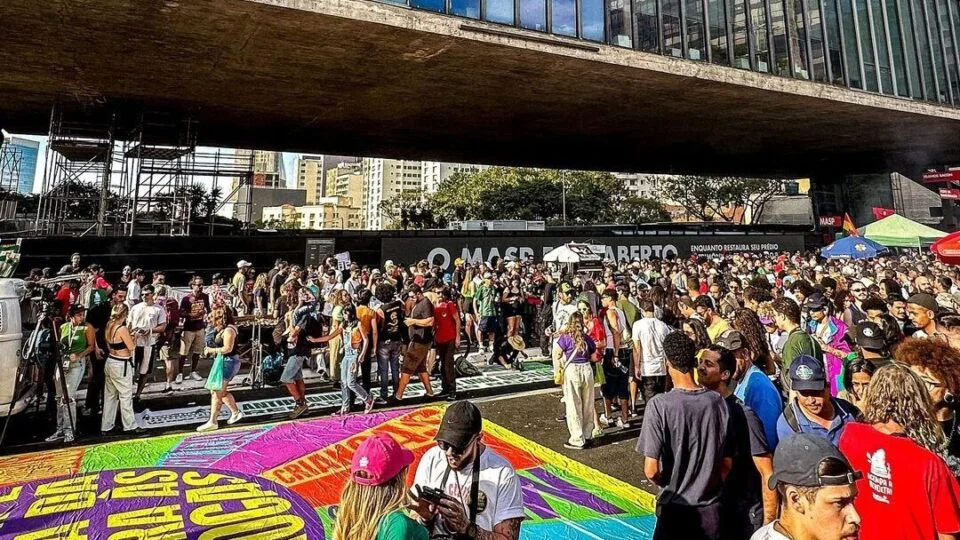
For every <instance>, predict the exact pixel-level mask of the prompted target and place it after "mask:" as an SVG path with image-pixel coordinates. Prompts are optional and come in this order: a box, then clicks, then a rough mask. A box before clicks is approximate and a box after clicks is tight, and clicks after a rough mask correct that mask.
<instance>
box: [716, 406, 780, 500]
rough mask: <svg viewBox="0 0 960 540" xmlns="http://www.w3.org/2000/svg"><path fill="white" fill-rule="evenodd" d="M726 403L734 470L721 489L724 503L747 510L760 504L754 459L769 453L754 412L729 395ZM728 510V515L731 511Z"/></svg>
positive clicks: (761, 495)
mask: <svg viewBox="0 0 960 540" xmlns="http://www.w3.org/2000/svg"><path fill="white" fill-rule="evenodd" d="M725 401H726V402H727V406H728V407H729V408H730V433H729V434H728V437H731V438H732V439H733V444H734V448H735V451H734V454H735V455H734V457H733V468H732V469H730V474H729V475H727V479H726V482H724V486H723V501H724V502H725V504H732V506H733V508H738V509H748V508H751V507H752V506H754V505H756V504H760V505H762V504H763V492H762V490H761V481H762V480H761V478H760V471H758V470H757V466H756V465H755V464H754V463H753V457H754V456H759V455H763V454H768V453H770V448H769V446H768V445H767V437H766V435H765V434H764V431H763V424H762V423H761V422H760V418H759V417H757V413H755V412H754V411H753V409H751V408H750V407H747V406H746V405H744V404H743V402H741V401H740V400H739V399H737V396H735V395H732V394H731V395H730V396H728V397H727V398H726V399H725ZM733 508H731V510H730V511H731V512H733V511H734V510H733Z"/></svg>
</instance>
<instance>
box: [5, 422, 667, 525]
mask: <svg viewBox="0 0 960 540" xmlns="http://www.w3.org/2000/svg"><path fill="white" fill-rule="evenodd" d="M442 414H443V408H442V407H441V406H430V407H423V408H419V409H407V410H397V411H388V412H383V413H378V414H372V415H368V416H360V415H358V416H350V417H347V418H337V419H334V418H322V419H316V420H310V421H299V422H284V423H279V424H270V425H262V426H251V427H243V428H237V429H230V430H221V431H219V432H215V433H211V434H203V435H200V434H177V435H168V436H163V437H156V438H151V439H138V440H131V441H122V442H114V443H108V444H101V445H95V446H88V447H76V448H68V449H64V450H56V451H50V452H40V453H34V454H23V455H18V456H11V457H4V458H0V538H3V539H7V538H9V539H16V540H38V539H41V538H43V539H48V538H49V539H54V538H58V539H59V538H63V539H67V538H72V539H76V540H82V539H86V538H89V539H91V540H94V539H96V540H100V539H103V540H110V539H116V540H119V539H127V538H158V539H159V538H164V539H175V538H183V539H186V538H200V537H201V536H202V537H203V538H205V539H215V538H249V539H253V538H262V539H268V538H269V539H271V540H274V539H276V540H279V539H304V540H320V539H324V538H330V531H331V530H332V523H333V519H334V515H335V511H336V504H337V501H338V499H339V495H340V491H341V489H342V488H343V484H344V482H345V481H346V479H347V475H348V470H349V466H350V459H351V457H352V454H353V450H354V449H355V448H356V447H357V445H358V444H359V442H360V441H362V440H363V439H364V438H366V437H367V436H369V435H370V434H371V433H373V432H381V431H382V432H387V433H390V434H392V435H393V436H394V437H395V438H396V439H397V440H398V441H400V442H401V443H402V444H403V445H404V446H406V447H407V448H409V449H410V450H412V451H413V452H414V453H415V454H416V456H417V460H418V461H419V459H420V456H422V455H423V453H424V452H426V450H427V449H429V448H430V447H431V446H432V445H433V444H434V442H433V437H434V435H435V434H436V432H437V427H438V425H439V422H440V418H441V416H442ZM484 430H485V435H484V437H485V441H486V442H487V444H488V445H489V446H490V447H491V448H492V449H493V450H495V451H496V452H497V453H499V454H500V455H502V456H504V457H505V458H507V459H508V460H509V461H510V462H511V463H512V464H513V466H514V467H515V468H516V470H517V472H518V474H519V475H520V479H521V483H522V487H523V499H524V504H525V506H526V514H527V520H526V521H525V522H524V524H523V529H522V530H523V534H522V538H524V539H525V540H547V539H558V538H562V539H575V538H590V539H611V538H616V539H627V538H630V539H647V538H651V537H652V535H653V528H654V524H655V520H656V517H655V516H654V512H653V508H654V503H655V500H654V497H653V496H652V495H650V494H648V493H646V492H644V491H643V490H640V489H637V488H635V487H632V486H630V485H628V484H626V483H624V482H621V481H619V480H616V479H614V478H611V477H609V476H607V475H605V474H603V473H600V472H599V471H596V470H594V469H591V468H589V467H586V466H584V465H582V464H580V463H577V462H575V461H572V460H570V459H568V458H566V457H564V456H562V455H560V454H558V453H556V452H553V451H551V450H549V449H547V448H544V447H542V446H540V445H538V444H536V443H533V442H531V441H529V440H527V439H524V438H523V437H520V436H519V435H517V434H516V433H513V432H511V431H509V430H507V429H504V428H503V427H501V426H498V425H496V424H493V423H491V422H485V424H484ZM637 462H638V463H640V460H639V457H638V461H637ZM415 469H416V462H415V463H414V465H413V466H412V467H411V469H410V477H409V478H408V481H411V480H412V478H413V471H414V470H415ZM639 470H640V469H639V468H638V471H639ZM638 474H639V472H638ZM238 534H239V536H238Z"/></svg>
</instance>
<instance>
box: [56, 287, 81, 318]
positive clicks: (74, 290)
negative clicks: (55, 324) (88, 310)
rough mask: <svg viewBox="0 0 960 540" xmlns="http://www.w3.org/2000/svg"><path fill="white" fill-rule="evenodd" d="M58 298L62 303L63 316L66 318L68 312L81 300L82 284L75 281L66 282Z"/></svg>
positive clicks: (58, 292) (58, 293)
mask: <svg viewBox="0 0 960 540" xmlns="http://www.w3.org/2000/svg"><path fill="white" fill-rule="evenodd" d="M56 298H57V300H59V301H60V308H61V309H60V311H61V316H62V317H64V318H66V316H67V310H68V309H70V306H72V305H74V304H76V303H77V301H78V300H79V299H80V282H79V281H77V280H75V279H71V280H70V281H66V282H64V283H63V286H62V287H60V290H59V291H57V296H56Z"/></svg>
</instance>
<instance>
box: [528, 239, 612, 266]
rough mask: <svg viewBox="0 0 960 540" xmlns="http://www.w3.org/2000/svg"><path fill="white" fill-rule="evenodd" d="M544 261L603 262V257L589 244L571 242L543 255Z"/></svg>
mask: <svg viewBox="0 0 960 540" xmlns="http://www.w3.org/2000/svg"><path fill="white" fill-rule="evenodd" d="M601 253H602V251H601ZM543 261H544V262H553V263H580V262H601V261H603V257H602V256H601V255H599V254H598V253H597V251H596V250H595V249H593V248H592V247H591V246H589V245H587V244H577V243H573V242H571V243H569V244H564V245H562V246H560V247H557V248H554V249H553V250H551V251H550V252H549V253H547V254H546V255H544V256H543Z"/></svg>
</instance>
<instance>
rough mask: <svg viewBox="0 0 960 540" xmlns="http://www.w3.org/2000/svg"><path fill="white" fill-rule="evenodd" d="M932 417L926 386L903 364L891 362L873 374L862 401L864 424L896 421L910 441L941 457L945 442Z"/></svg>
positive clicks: (931, 406)
mask: <svg viewBox="0 0 960 540" xmlns="http://www.w3.org/2000/svg"><path fill="white" fill-rule="evenodd" d="M934 418H935V416H934V414H933V402H932V401H931V399H930V393H929V392H927V387H926V384H925V383H924V382H923V381H922V380H921V379H920V376H918V375H917V374H916V373H914V372H913V370H912V369H910V368H909V367H908V366H907V365H905V364H901V363H899V362H894V363H893V364H890V365H886V366H883V367H882V368H880V369H878V370H877V372H876V373H874V375H873V378H872V379H870V386H869V387H868V388H867V395H866V397H865V398H864V399H863V419H864V420H865V421H866V422H867V423H870V424H879V423H883V422H888V421H893V422H896V423H897V424H900V426H901V427H903V431H904V434H906V436H907V437H910V438H911V439H912V440H913V442H915V443H917V444H919V445H920V446H922V447H924V448H926V449H927V450H930V451H931V452H934V453H936V454H941V455H942V454H943V453H944V451H945V450H946V441H945V440H944V437H943V430H942V429H941V428H940V426H939V424H937V422H936V420H935V419H934Z"/></svg>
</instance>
